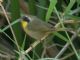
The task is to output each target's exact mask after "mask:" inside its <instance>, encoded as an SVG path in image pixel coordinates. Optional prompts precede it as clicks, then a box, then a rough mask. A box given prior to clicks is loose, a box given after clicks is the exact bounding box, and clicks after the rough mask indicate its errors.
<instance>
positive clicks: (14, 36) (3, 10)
mask: <svg viewBox="0 0 80 60" xmlns="http://www.w3.org/2000/svg"><path fill="white" fill-rule="evenodd" d="M0 6H1V8H2V10H3V13H4V15H5V18H6V20H7V22H8V24H9V26H10V29H11V32H12V34H13V38H14V40H15V43H16V46H17V48H18V50H19V45H18V42H17V39H16V36H15V34H14V31H13V29H12V26H11V25H10V21H9V18H8V16H7V13H6V11H5V9H4V7H3V5H2V4H1V2H0Z"/></svg>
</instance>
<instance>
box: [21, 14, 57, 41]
mask: <svg viewBox="0 0 80 60" xmlns="http://www.w3.org/2000/svg"><path fill="white" fill-rule="evenodd" d="M22 19H23V20H21V25H22V27H23V29H24V31H25V32H26V33H27V34H28V35H29V36H31V37H32V38H34V39H37V40H38V39H41V38H43V37H44V36H45V35H46V34H47V33H51V32H52V31H54V30H55V28H54V27H53V26H52V25H51V24H49V23H47V22H44V21H42V20H41V19H39V18H38V17H36V16H32V15H27V16H23V17H22Z"/></svg>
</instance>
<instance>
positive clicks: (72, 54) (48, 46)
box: [0, 0, 80, 60]
mask: <svg viewBox="0 0 80 60" xmlns="http://www.w3.org/2000/svg"><path fill="white" fill-rule="evenodd" d="M0 7H1V8H0V60H80V0H25V1H24V0H0ZM28 14H30V15H35V16H37V17H38V18H40V19H41V20H43V21H45V22H46V23H49V24H51V25H53V26H54V27H55V29H56V31H53V32H52V34H51V35H48V37H46V38H45V37H43V38H42V39H41V41H39V40H35V39H33V38H31V37H30V36H28V35H27V34H26V33H25V32H24V30H23V29H22V27H21V23H20V20H19V18H20V17H22V16H23V15H28ZM45 36H47V34H46V35H45Z"/></svg>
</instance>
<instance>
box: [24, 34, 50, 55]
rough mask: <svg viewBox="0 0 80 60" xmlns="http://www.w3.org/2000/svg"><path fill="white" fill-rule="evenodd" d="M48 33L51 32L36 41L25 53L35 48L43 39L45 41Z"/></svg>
mask: <svg viewBox="0 0 80 60" xmlns="http://www.w3.org/2000/svg"><path fill="white" fill-rule="evenodd" d="M48 35H49V33H47V34H46V35H45V36H44V37H43V38H41V40H37V41H35V42H34V43H33V44H32V45H31V46H30V47H29V48H28V49H27V50H26V51H25V52H24V53H23V54H27V53H28V52H30V51H31V50H32V49H33V48H35V47H36V46H37V45H38V44H39V43H40V42H41V41H43V40H44V39H45V38H46V37H47V36H48Z"/></svg>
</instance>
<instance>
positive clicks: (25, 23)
mask: <svg viewBox="0 0 80 60" xmlns="http://www.w3.org/2000/svg"><path fill="white" fill-rule="evenodd" d="M21 25H22V27H23V28H25V27H27V25H28V22H26V21H23V20H22V21H21Z"/></svg>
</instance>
